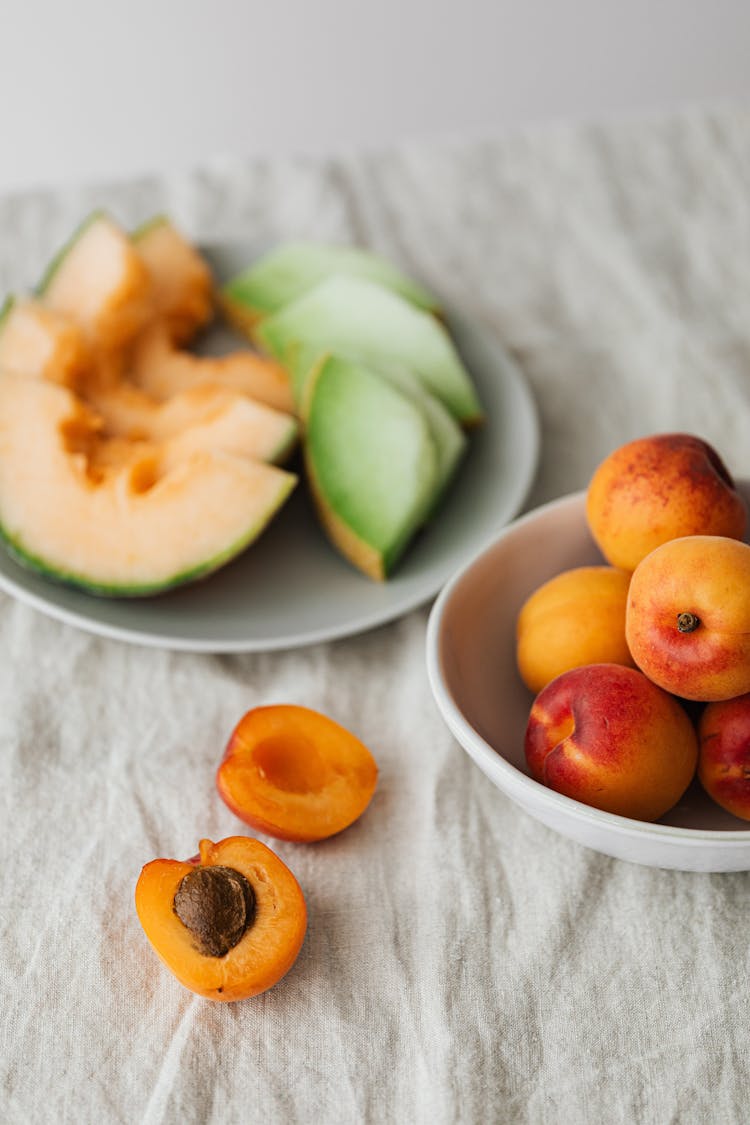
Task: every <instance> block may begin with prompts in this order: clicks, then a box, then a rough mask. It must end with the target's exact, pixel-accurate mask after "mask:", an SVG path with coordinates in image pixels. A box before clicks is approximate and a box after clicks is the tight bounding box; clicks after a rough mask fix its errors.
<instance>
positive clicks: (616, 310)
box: [0, 110, 750, 1125]
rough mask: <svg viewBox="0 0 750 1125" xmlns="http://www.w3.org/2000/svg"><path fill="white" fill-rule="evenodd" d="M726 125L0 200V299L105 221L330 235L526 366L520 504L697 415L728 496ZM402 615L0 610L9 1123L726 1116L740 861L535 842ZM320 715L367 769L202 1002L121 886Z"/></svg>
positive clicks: (734, 234) (733, 146) (729, 179)
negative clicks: (91, 213) (269, 708)
mask: <svg viewBox="0 0 750 1125" xmlns="http://www.w3.org/2000/svg"><path fill="white" fill-rule="evenodd" d="M749 183H750V117H749V116H748V115H747V114H744V113H741V112H739V111H732V110H723V111H720V110H716V111H712V112H706V113H691V114H688V115H685V116H682V117H678V118H674V119H670V120H666V121H656V122H639V123H635V124H627V125H619V126H616V127H615V126H598V127H579V128H575V129H573V128H569V129H568V128H561V129H557V130H553V131H546V132H542V133H527V134H520V135H517V136H513V137H507V138H502V139H497V140H493V141H487V142H484V143H472V144H471V145H458V144H457V145H453V146H449V147H440V148H431V149H425V148H405V149H403V150H397V151H395V150H394V151H390V152H388V153H385V154H382V155H380V156H366V157H365V156H362V157H356V158H355V157H351V158H347V159H341V160H337V161H331V162H327V163H326V162H316V161H308V160H289V161H286V162H282V161H274V162H271V163H262V162H256V163H252V164H249V165H241V166H240V165H237V164H234V163H229V162H227V163H226V164H220V163H217V164H214V165H212V166H210V167H207V168H204V169H203V170H201V171H199V172H196V173H194V174H190V175H184V176H181V177H178V178H157V177H154V178H150V179H144V180H140V181H137V182H132V183H128V184H115V185H98V186H93V187H90V188H85V189H75V190H73V189H71V190H66V191H58V192H46V191H40V192H37V193H29V194H26V195H23V196H16V197H13V198H7V199H4V200H0V291H2V292H4V291H6V290H7V289H9V288H17V287H18V286H19V285H23V284H25V283H31V282H33V281H34V280H35V279H36V278H37V277H38V275H39V273H40V271H41V268H42V266H43V264H44V262H45V261H46V259H47V257H48V256H49V252H50V250H51V248H52V247H53V246H55V245H56V244H57V243H59V242H60V241H61V240H62V239H64V237H65V236H66V235H67V234H68V233H69V232H70V230H71V228H72V227H73V225H74V224H75V223H76V222H77V221H78V220H79V219H80V218H81V217H82V216H83V215H84V214H85V213H86V211H87V210H88V209H89V208H91V207H93V206H95V205H104V206H108V207H111V208H112V210H113V212H114V213H115V214H116V215H117V216H118V217H119V218H120V219H121V220H122V221H123V222H125V223H128V224H133V223H136V222H138V221H140V220H142V219H143V218H144V217H146V216H148V215H149V214H150V213H152V212H153V211H155V210H165V211H167V212H169V213H170V214H171V215H173V216H174V218H175V219H176V220H177V221H178V222H179V223H180V224H182V225H183V226H184V227H185V229H186V230H187V231H189V232H190V233H191V234H192V235H194V236H196V237H198V238H205V239H208V238H221V237H227V236H242V237H248V236H252V237H258V238H262V239H268V240H273V239H277V238H282V237H287V236H292V235H304V236H314V237H316V238H347V239H352V240H356V241H358V242H362V243H364V244H367V245H371V246H373V247H374V248H376V249H378V250H381V251H383V252H384V253H386V254H387V255H389V256H391V257H392V258H393V259H394V260H397V261H400V262H401V263H402V264H403V265H404V266H405V267H407V268H408V269H411V270H412V271H414V272H415V273H416V274H418V275H419V276H420V277H422V278H423V279H424V280H425V281H426V282H427V283H428V284H430V285H432V286H434V288H435V289H436V290H437V291H438V292H440V293H441V294H443V295H444V297H445V298H446V299H447V300H449V301H451V302H453V303H454V304H456V305H458V306H459V307H461V308H463V309H465V310H467V311H468V312H470V313H472V314H473V315H475V316H476V317H477V318H478V319H480V320H481V321H482V322H484V323H485V324H486V325H488V326H490V328H491V329H492V330H493V331H494V332H495V333H496V334H497V337H498V339H501V340H503V341H504V342H505V344H506V345H507V346H508V347H509V348H510V349H511V351H512V352H513V354H514V355H515V356H516V358H517V359H518V361H519V363H520V364H521V366H522V368H523V370H524V372H525V373H526V375H527V377H528V379H529V381H530V384H531V386H532V388H533V391H534V393H535V396H536V399H537V402H538V405H539V409H540V414H541V421H542V431H543V450H542V459H541V464H540V468H539V473H538V477H537V480H536V484H535V486H534V489H533V493H532V496H531V497H530V498H529V504H530V505H531V504H534V503H536V502H539V501H542V500H545V499H548V498H551V497H553V496H556V495H559V494H561V493H563V492H566V491H569V490H571V489H574V488H578V487H582V486H583V485H584V484H585V482H586V480H587V478H588V476H589V474H590V472H591V471H592V469H593V468H594V466H595V465H596V463H597V462H598V461H599V460H600V459H601V457H603V456H604V455H605V454H606V453H607V452H608V451H609V450H610V449H611V448H612V447H613V446H615V445H617V444H619V443H621V442H623V441H625V440H626V439H629V438H631V437H634V436H636V435H640V434H643V433H646V432H649V431H654V430H661V429H677V428H679V429H688V430H692V431H694V432H696V433H699V434H701V435H703V436H704V437H706V438H708V439H709V440H710V441H712V442H713V443H714V444H715V445H716V446H717V447H718V448H719V449H720V450H721V452H722V453H723V454H724V455H725V457H726V460H727V461H728V463H729V465H730V467H731V469H732V471H733V472H734V473H736V474H737V475H740V476H743V475H744V476H750V441H749V440H748V435H749V434H750V425H749V421H750V414H749V407H750V191H748V184H749ZM426 619H427V610H426V609H425V610H420V611H417V612H414V613H412V614H410V615H409V616H407V617H406V618H405V619H403V620H401V621H399V622H396V623H394V624H392V625H389V626H386V627H383V628H380V629H378V630H375V631H373V632H371V633H368V634H365V635H362V636H359V637H355V638H352V639H347V640H343V641H339V642H336V643H332V644H330V645H319V646H316V647H313V648H309V649H304V650H299V651H293V652H288V653H277V654H273V655H271V654H269V655H258V656H238V657H212V656H193V655H189V654H170V653H167V652H160V651H155V650H151V649H147V648H142V647H138V646H128V645H125V644H120V643H116V642H108V641H105V640H102V639H97V638H95V637H93V636H90V635H87V634H86V633H84V632H80V631H77V630H75V629H73V628H69V627H66V626H64V625H61V624H58V623H56V622H54V621H52V620H49V619H47V618H45V617H44V616H42V615H41V614H39V613H37V612H34V611H32V610H30V609H28V608H25V607H23V606H21V605H19V604H17V603H16V602H15V601H13V600H11V599H10V598H9V597H6V596H0V645H1V646H2V653H3V662H2V673H1V675H0V810H1V812H2V816H1V819H0V823H1V824H2V829H3V850H4V859H3V863H2V867H1V869H0V870H1V875H0V882H1V887H2V892H1V894H0V1119H2V1121H3V1122H5V1123H7V1125H29V1123H35V1122H43V1123H46V1122H55V1123H71V1125H73V1123H75V1125H80V1123H85V1122H144V1123H148V1125H166V1123H176V1122H180V1123H196V1125H197V1123H204V1122H205V1123H211V1125H225V1123H231V1122H246V1121H262V1122H265V1123H267V1125H271V1123H283V1125H288V1123H295V1122H305V1123H306V1125H310V1123H316V1125H317V1123H318V1122H320V1123H326V1125H334V1123H350V1122H394V1123H399V1125H401V1123H422V1122H424V1123H435V1125H443V1123H444V1125H448V1123H452V1122H471V1123H474V1122H476V1123H486V1122H503V1123H505V1122H508V1123H516V1122H518V1123H521V1122H523V1123H534V1125H536V1123H539V1125H541V1123H544V1125H557V1123H563V1122H564V1123H581V1125H585V1123H592V1125H600V1123H602V1122H607V1123H619V1122H622V1123H626V1122H627V1123H632V1122H644V1123H651V1122H653V1123H659V1125H666V1123H668V1122H673V1123H678V1122H679V1123H680V1125H698V1123H721V1125H729V1123H732V1122H743V1121H747V1120H748V1116H750V1104H749V1101H748V1090H749V1089H750V1062H749V1061H748V1059H749V1056H748V1051H747V1042H748V1035H749V1034H750V1004H749V1003H748V995H749V988H748V985H749V983H750V982H749V980H748V932H749V931H750V895H749V892H750V876H748V875H746V874H736V875H693V874H680V873H673V872H668V871H658V870H651V869H647V868H641V867H637V866H634V865H630V864H628V863H624V862H618V861H614V860H610V859H607V858H604V857H603V856H600V855H598V854H596V853H594V852H591V851H587V850H585V849H583V848H581V847H579V846H577V845H575V844H573V843H570V842H568V841H567V840H565V839H563V838H562V837H559V836H557V835H556V834H554V833H553V832H551V831H549V830H547V829H546V828H543V827H542V826H540V825H538V824H537V823H536V822H534V821H533V820H531V819H530V818H528V817H527V816H526V815H525V814H523V813H521V812H520V811H518V810H517V809H516V808H515V807H514V806H513V805H512V804H511V803H510V801H508V800H507V799H506V798H505V797H504V796H503V795H501V794H500V793H499V792H498V791H497V790H495V789H494V788H493V787H492V785H491V784H490V782H489V781H488V780H486V779H485V777H484V776H483V775H482V774H480V772H479V771H478V770H477V769H476V768H475V767H474V766H473V764H472V763H471V762H470V761H469V759H468V758H467V757H466V755H464V753H463V752H462V751H461V750H460V748H459V747H458V746H457V744H456V743H455V742H454V741H453V739H452V738H451V736H450V735H449V734H448V732H447V730H446V729H445V727H444V726H443V724H442V722H441V720H440V718H439V716H438V714H437V711H436V708H435V706H434V704H433V702H432V699H431V695H430V691H429V688H428V684H427V680H426V675H425V670H424V658H423V651H424V639H425V623H426ZM274 701H289V702H297V703H300V704H305V705H308V706H311V707H315V708H318V709H321V710H323V711H325V712H327V713H328V714H329V715H331V716H332V717H334V718H336V719H338V720H339V721H340V722H342V723H344V724H345V725H347V726H349V727H350V728H351V729H353V730H354V731H356V733H357V734H358V735H359V736H360V737H361V738H362V739H363V740H364V741H365V742H366V743H368V744H369V745H370V747H371V748H372V750H373V753H374V754H375V755H376V757H377V759H378V762H379V765H380V769H381V776H380V784H379V787H378V791H377V794H376V797H375V799H374V801H373V804H372V805H371V807H370V809H369V811H368V812H367V814H366V815H365V817H364V818H363V819H362V820H361V821H360V822H359V823H357V824H356V825H355V826H354V827H353V828H352V829H350V830H349V831H347V832H346V833H344V834H342V835H341V836H340V837H338V838H335V839H333V840H330V841H328V842H326V843H323V844H321V845H318V846H315V847H310V846H303V845H292V844H281V843H279V844H274V845H273V846H274V847H275V848H276V850H277V851H278V853H279V854H280V855H281V856H282V858H283V859H284V860H285V861H287V862H288V864H289V865H290V866H291V868H292V869H293V871H294V872H295V873H296V875H297V876H298V878H299V880H300V882H301V884H302V886H303V888H304V890H305V893H306V896H307V900H308V905H309V931H308V936H307V939H306V941H305V945H304V948H303V951H302V954H301V956H300V958H299V960H298V962H297V964H296V966H295V967H294V968H293V970H292V971H291V972H290V973H289V975H288V976H287V977H286V978H285V980H284V981H283V982H282V983H281V984H280V985H279V986H278V987H277V988H275V989H274V990H272V991H271V992H269V993H267V994H266V995H264V996H262V997H259V998H257V999H255V1000H251V1001H247V1002H244V1003H241V1004H236V1005H217V1004H213V1003H210V1002H206V1001H203V1000H200V999H198V998H196V997H193V996H192V995H191V994H190V993H188V992H187V991H185V990H184V989H183V988H182V987H181V986H180V985H179V984H178V983H177V982H176V981H175V980H174V979H173V978H172V977H171V976H170V975H169V974H168V973H167V972H166V971H165V970H164V969H162V967H161V966H160V964H159V963H158V962H157V960H156V958H155V956H154V954H153V953H152V951H151V949H150V947H149V946H148V945H147V943H146V941H145V939H144V937H143V934H142V932H141V930H140V927H139V924H138V921H137V918H136V916H135V912H134V909H133V888H134V885H135V881H136V878H137V876H138V873H139V871H140V868H141V865H142V864H143V863H145V862H147V861H148V860H150V859H151V858H153V857H155V856H159V855H164V856H177V857H184V856H187V855H191V854H193V853H194V852H195V849H196V844H197V841H198V839H199V837H200V836H204V835H205V836H209V837H211V838H213V839H217V838H220V837H222V836H224V835H228V834H230V833H232V832H235V831H238V830H241V825H240V823H239V822H238V821H237V820H236V819H235V818H234V817H233V816H232V815H231V814H230V813H229V812H228V810H227V809H226V808H225V806H224V805H223V804H222V803H221V801H220V800H219V798H218V796H217V794H216V792H215V790H214V786H213V773H214V769H215V766H216V764H217V762H218V759H219V757H220V755H221V752H222V750H223V746H224V744H225V742H226V738H227V736H228V734H229V732H230V730H231V729H232V727H233V726H234V724H235V722H236V721H237V719H238V718H239V717H240V715H241V714H242V713H243V712H244V711H245V710H247V709H248V708H249V707H251V706H254V705H256V704H260V703H269V702H274Z"/></svg>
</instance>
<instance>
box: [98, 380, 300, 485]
mask: <svg viewBox="0 0 750 1125" xmlns="http://www.w3.org/2000/svg"><path fill="white" fill-rule="evenodd" d="M87 399H88V402H89V403H90V404H91V406H92V407H93V408H94V410H95V411H96V413H97V414H99V415H100V417H101V418H102V421H103V424H104V429H105V431H106V433H107V434H108V435H111V436H116V437H123V438H127V439H128V440H130V441H135V440H140V441H152V442H164V441H167V440H169V441H170V442H171V445H172V448H173V449H174V450H178V449H179V450H181V451H183V453H184V452H187V451H188V450H190V451H192V450H197V449H217V450H222V451H223V452H224V453H233V454H235V455H236V456H238V457H250V458H252V459H254V460H257V461H269V462H274V463H275V464H281V463H283V462H284V461H285V460H286V459H287V458H288V457H289V456H290V454H291V453H292V451H293V449H294V447H295V445H296V441H297V431H298V426H297V422H296V419H294V418H293V417H292V416H291V415H290V414H284V413H282V412H281V411H280V410H272V409H271V407H269V406H264V405H263V404H262V403H259V402H254V401H253V400H252V399H250V398H248V397H247V396H246V395H240V394H235V393H234V392H233V391H227V390H224V389H223V388H221V387H216V386H212V385H206V386H199V387H194V388H193V389H192V390H189V391H183V392H182V394H178V395H175V396H174V397H173V398H170V399H167V400H166V401H165V402H159V401H157V400H156V399H154V398H152V397H151V396H150V395H147V394H146V393H145V392H144V391H142V390H140V389H139V388H138V387H136V386H134V385H133V384H132V383H130V382H127V381H125V382H123V383H120V384H119V385H117V386H114V387H110V388H104V389H102V390H100V391H97V390H92V391H91V392H90V393H89V395H88V396H87Z"/></svg>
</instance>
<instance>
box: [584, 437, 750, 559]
mask: <svg viewBox="0 0 750 1125" xmlns="http://www.w3.org/2000/svg"><path fill="white" fill-rule="evenodd" d="M586 517H587V519H588V524H589V527H590V529H591V533H592V535H593V537H594V539H595V540H596V543H597V545H598V546H599V549H600V550H601V552H602V554H603V555H604V557H605V558H606V559H607V561H608V562H610V563H611V564H612V565H613V566H619V567H622V568H623V569H624V570H631V571H632V570H635V568H636V566H637V565H638V563H639V562H640V561H641V559H643V558H645V556H646V555H647V554H649V553H650V552H651V551H653V550H654V548H656V547H658V546H660V545H661V544H662V543H666V542H667V541H668V540H670V539H676V538H678V537H680V536H683V535H721V536H726V537H727V538H731V539H741V538H742V536H743V534H744V531H745V526H746V522H747V510H746V507H745V503H744V500H743V499H742V497H741V496H740V494H739V492H738V491H737V488H736V487H735V484H734V481H733V480H732V477H731V475H730V473H729V471H728V469H727V468H726V466H725V464H724V462H723V461H722V460H721V458H720V457H719V455H718V453H717V452H716V450H715V449H713V447H712V446H710V445H709V444H708V442H705V441H703V440H702V439H701V438H698V437H695V436H693V435H692V434H680V433H676V434H654V435H652V436H651V437H644V438H639V439H637V440H636V441H632V442H628V444H627V445H623V446H621V447H620V448H619V449H616V450H614V452H613V453H611V454H610V455H609V456H608V457H607V458H605V460H604V461H603V462H602V463H601V464H600V465H599V467H598V468H597V469H596V471H595V472H594V474H593V476H592V478H591V481H590V483H589V487H588V491H587V494H586Z"/></svg>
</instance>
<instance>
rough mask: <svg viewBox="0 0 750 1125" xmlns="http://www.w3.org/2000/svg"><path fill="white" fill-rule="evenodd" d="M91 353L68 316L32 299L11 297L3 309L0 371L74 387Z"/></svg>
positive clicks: (79, 331)
mask: <svg viewBox="0 0 750 1125" xmlns="http://www.w3.org/2000/svg"><path fill="white" fill-rule="evenodd" d="M90 365H91V353H90V350H89V348H88V345H87V343H86V340H85V337H84V335H83V331H82V330H81V328H79V326H78V325H77V324H76V322H75V321H74V320H72V319H71V318H70V317H69V316H66V315H65V314H64V313H61V312H57V311H56V310H55V309H48V308H46V307H45V306H44V305H43V304H41V303H40V302H39V301H34V300H31V299H29V298H17V297H8V299H7V300H6V302H5V304H4V305H3V308H2V309H1V310H0V371H11V372H14V373H15V374H17V375H30V376H33V377H34V378H37V379H49V380H50V381H51V382H53V383H61V384H62V385H63V386H66V387H75V386H76V385H77V384H78V383H79V381H80V380H81V379H82V377H83V376H84V375H85V374H86V373H87V372H88V370H89V369H90Z"/></svg>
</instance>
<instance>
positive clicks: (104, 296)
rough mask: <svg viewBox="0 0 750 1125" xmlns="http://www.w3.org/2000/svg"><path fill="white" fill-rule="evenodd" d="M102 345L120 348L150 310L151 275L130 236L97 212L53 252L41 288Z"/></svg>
mask: <svg viewBox="0 0 750 1125" xmlns="http://www.w3.org/2000/svg"><path fill="white" fill-rule="evenodd" d="M38 296H39V297H40V298H41V300H42V301H43V302H44V304H45V305H46V306H47V307H48V308H51V309H56V310H57V311H58V312H61V313H66V314H67V315H68V316H70V317H72V318H73V319H74V320H75V321H76V322H77V323H78V324H79V325H80V326H81V327H82V328H83V330H84V332H85V333H86V335H87V337H88V338H89V340H90V341H91V343H92V344H93V345H94V347H96V348H97V349H99V350H102V351H105V352H106V351H111V350H116V349H118V348H122V347H123V346H124V345H125V344H127V343H128V342H129V341H130V340H132V338H133V337H134V336H135V335H136V334H137V333H138V332H139V331H140V330H141V328H142V327H143V326H144V324H145V323H146V321H147V320H148V319H149V317H150V315H151V278H150V275H149V272H148V269H147V268H146V265H145V263H144V262H143V260H142V258H141V257H140V255H139V254H138V252H137V251H136V249H135V248H134V246H133V244H132V242H131V240H130V238H129V237H128V235H127V234H126V233H125V231H123V230H121V228H120V227H118V226H117V224H116V223H114V222H113V221H112V219H110V218H109V217H108V216H107V215H105V214H103V213H101V212H96V213H95V214H93V215H91V216H90V217H89V218H88V219H87V220H86V221H85V222H84V223H83V225H82V226H81V227H79V229H78V230H77V231H76V233H75V234H74V235H73V237H72V238H71V240H70V241H69V242H68V243H67V244H66V245H65V246H64V247H63V249H62V250H61V251H60V252H59V253H58V254H57V256H56V257H55V258H54V260H53V262H52V264H51V265H50V267H49V268H48V270H47V273H46V274H45V276H44V278H43V280H42V282H41V284H40V285H39V288H38Z"/></svg>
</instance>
